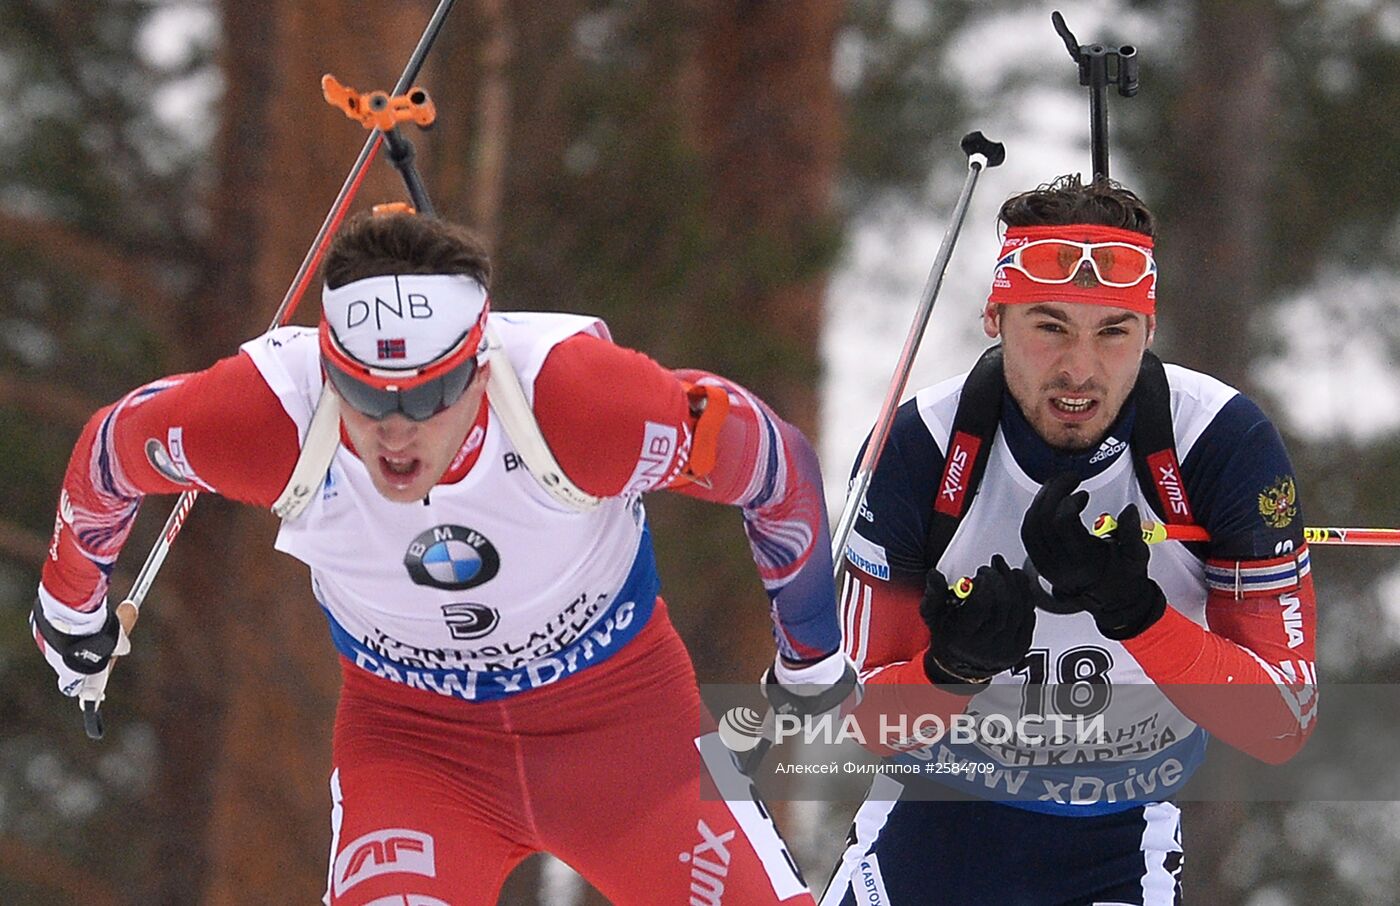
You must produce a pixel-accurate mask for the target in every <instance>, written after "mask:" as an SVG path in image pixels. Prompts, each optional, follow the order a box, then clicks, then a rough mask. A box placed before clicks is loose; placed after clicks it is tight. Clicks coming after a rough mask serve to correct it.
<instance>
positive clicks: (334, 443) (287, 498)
mask: <svg viewBox="0 0 1400 906" xmlns="http://www.w3.org/2000/svg"><path fill="white" fill-rule="evenodd" d="M339 446H340V397H338V396H336V395H335V393H333V392H332V391H331V385H330V382H329V381H326V382H325V383H323V384H322V385H321V398H320V399H318V400H317V401H316V412H315V413H314V414H313V415H312V416H311V424H310V425H308V426H307V428H306V439H305V440H303V441H302V443H301V455H300V456H298V457H297V464H296V467H295V468H294V469H292V477H291V478H290V479H289V480H288V481H287V486H286V487H285V488H283V489H282V494H281V496H279V497H278V498H277V502H276V503H274V504H273V505H272V512H273V513H275V514H276V515H277V516H278V517H279V518H281V519H295V518H297V517H298V516H300V515H301V513H302V510H305V509H306V506H307V504H309V503H310V502H311V498H312V497H313V496H314V495H315V493H316V489H317V488H318V487H320V486H321V481H322V480H323V479H324V478H325V477H326V470H327V469H329V468H330V467H331V460H332V459H334V458H335V451H336V448H337V447H339Z"/></svg>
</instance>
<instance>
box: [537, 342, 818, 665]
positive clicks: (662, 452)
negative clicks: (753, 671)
mask: <svg viewBox="0 0 1400 906" xmlns="http://www.w3.org/2000/svg"><path fill="white" fill-rule="evenodd" d="M534 408H535V416H536V418H537V419H538V420H539V424H540V429H541V430H542V431H543V432H544V435H545V439H546V440H547V441H548V442H549V447H550V449H551V450H552V451H553V453H554V455H555V457H556V458H557V459H558V460H559V465H560V466H562V467H563V469H564V471H565V472H566V473H567V474H568V475H569V477H570V478H571V479H573V481H574V482H575V483H576V484H578V486H579V487H581V488H583V489H584V490H585V491H588V492H589V493H592V494H595V495H598V496H617V495H620V494H633V493H642V492H644V491H650V490H655V489H658V488H668V489H672V490H676V491H679V492H680V493H683V494H686V495H689V496H692V497H697V498H699V499H701V500H708V501H711V502H714V503H725V504H732V505H736V506H738V507H740V508H741V509H742V510H743V516H744V530H745V533H746V534H747V536H748V539H749V548H750V550H751V552H752V553H753V558H754V562H755V564H756V565H757V566H758V572H759V577H760V578H761V579H762V580H763V585H764V589H765V590H766V591H767V593H768V597H769V600H770V603H771V607H770V613H771V616H772V619H773V622H774V637H775V641H776V643H777V646H778V652H779V653H780V654H781V655H782V656H783V657H784V658H786V659H787V660H789V661H792V662H796V663H804V662H809V661H813V660H817V659H820V658H822V657H825V656H827V655H829V654H831V653H832V652H834V651H836V650H837V648H839V647H840V644H841V638H840V628H839V626H838V624H837V620H836V593H835V589H834V588H833V586H832V582H831V550H830V544H829V542H828V540H827V539H828V538H830V532H829V531H828V528H827V524H826V506H825V503H824V500H823V494H822V484H821V470H820V468H819V466H818V464H817V457H816V453H815V452H814V451H813V450H812V448H811V445H810V444H809V443H808V442H807V440H806V438H804V437H803V436H802V433H801V432H800V431H798V430H797V429H796V428H794V427H792V426H791V425H789V424H788V423H786V422H784V421H783V420H782V419H780V418H778V417H777V416H776V415H775V414H774V413H773V412H772V410H770V409H769V408H768V407H767V406H766V405H765V404H764V403H763V402H762V401H761V400H759V399H758V398H757V397H756V396H754V395H753V394H752V393H750V392H749V391H747V390H745V389H744V388H743V387H740V386H739V385H738V384H735V383H734V382H732V381H729V380H726V379H724V378H721V377H718V376H716V375H713V374H708V373H706V372H703V371H680V372H672V371H668V370H667V369H665V368H663V367H661V366H660V365H658V364H657V363H656V362H653V361H652V360H651V359H649V358H647V357H646V356H644V355H642V354H641V353H638V352H634V351H632V350H630V349H624V348H622V347H620V346H616V345H614V344H612V343H610V342H608V341H606V340H602V339H599V338H598V337H595V336H590V335H586V334H581V335H579V336H575V337H571V338H569V339H568V340H565V341H564V342H562V343H560V344H559V345H558V346H556V347H555V348H554V349H553V350H551V351H550V353H549V356H548V357H547V358H546V359H545V361H544V365H543V367H542V368H541V369H540V373H539V376H538V377H537V378H536V380H535V400H534Z"/></svg>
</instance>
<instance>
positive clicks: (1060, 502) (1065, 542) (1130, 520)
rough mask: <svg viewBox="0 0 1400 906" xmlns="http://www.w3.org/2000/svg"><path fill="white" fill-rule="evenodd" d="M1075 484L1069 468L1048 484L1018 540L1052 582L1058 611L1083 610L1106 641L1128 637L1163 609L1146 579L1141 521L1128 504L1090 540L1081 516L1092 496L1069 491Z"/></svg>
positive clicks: (1162, 602) (1161, 598)
mask: <svg viewBox="0 0 1400 906" xmlns="http://www.w3.org/2000/svg"><path fill="white" fill-rule="evenodd" d="M1078 484H1079V480H1078V478H1076V477H1075V476H1074V475H1072V474H1069V473H1065V474H1063V475H1057V476H1056V477H1055V478H1053V479H1051V480H1050V481H1048V482H1046V483H1045V486H1044V487H1042V488H1041V489H1040V492H1039V493H1037V494H1036V495H1035V500H1033V501H1032V502H1031V505H1030V508H1029V509H1027V510H1026V516H1025V519H1024V520H1022V522H1021V541H1022V542H1023V543H1024V544H1025V545H1026V553H1027V554H1029V555H1030V558H1031V562H1032V563H1033V564H1035V568H1036V569H1037V570H1038V571H1039V572H1040V574H1041V575H1042V576H1044V577H1045V578H1046V579H1047V580H1048V581H1049V582H1050V584H1051V586H1052V587H1053V589H1054V596H1055V602H1056V605H1057V606H1055V607H1054V608H1053V609H1054V610H1055V611H1056V612H1057V613H1074V612H1077V611H1087V612H1088V613H1090V614H1093V617H1094V622H1095V623H1096V624H1098V627H1099V632H1100V633H1102V634H1103V636H1104V638H1109V639H1116V640H1119V641H1121V640H1123V639H1130V638H1132V637H1134V636H1136V635H1139V634H1140V633H1142V632H1143V631H1144V630H1145V629H1147V627H1149V626H1151V625H1152V624H1153V623H1155V622H1157V620H1159V619H1160V618H1161V616H1162V614H1163V613H1164V612H1165V611H1166V608H1167V599H1166V596H1165V595H1163V594H1162V589H1161V587H1160V586H1158V585H1157V583H1156V582H1153V581H1152V580H1151V579H1150V578H1148V576H1147V563H1148V559H1149V558H1150V557H1151V553H1150V552H1149V551H1148V548H1147V542H1146V541H1144V540H1143V537H1142V520H1141V518H1140V517H1139V516H1138V509H1137V506H1136V505H1135V504H1131V503H1130V504H1128V505H1127V506H1126V507H1124V508H1123V511H1122V512H1121V513H1119V514H1118V528H1117V530H1115V531H1114V533H1113V534H1112V536H1110V537H1108V538H1099V537H1095V536H1094V535H1093V534H1092V533H1090V531H1089V530H1088V529H1087V528H1085V527H1084V522H1083V520H1082V519H1081V518H1080V513H1082V512H1083V511H1084V507H1085V506H1086V505H1087V504H1088V502H1089V494H1088V492H1087V491H1074V488H1075V486H1076V485H1078ZM1072 491H1074V493H1071V492H1072Z"/></svg>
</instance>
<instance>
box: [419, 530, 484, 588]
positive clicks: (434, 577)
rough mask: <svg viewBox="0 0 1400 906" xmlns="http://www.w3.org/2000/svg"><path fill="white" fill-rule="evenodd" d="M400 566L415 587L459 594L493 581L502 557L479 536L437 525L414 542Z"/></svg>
mask: <svg viewBox="0 0 1400 906" xmlns="http://www.w3.org/2000/svg"><path fill="white" fill-rule="evenodd" d="M403 565H404V566H405V567H406V568H407V569H408V575H409V578H411V579H412V580H413V581H414V583H415V584H417V585H427V586H429V587H431V588H443V589H447V590H449V591H461V590H462V589H464V588H475V587H476V586H478V585H483V584H485V583H486V582H489V581H491V580H492V579H493V578H495V576H496V573H497V572H499V571H500V568H501V557H500V555H499V554H497V553H496V548H495V545H493V544H492V543H491V542H490V541H489V540H488V539H487V538H486V536H485V535H483V534H481V533H480V532H478V531H475V530H473V529H469V528H463V527H462V526H460V525H439V526H435V527H433V528H430V529H428V530H427V531H426V532H423V533H422V534H421V535H419V536H418V537H417V538H414V539H413V543H412V544H410V545H409V546H408V551H407V552H406V553H405V554H404V557H403Z"/></svg>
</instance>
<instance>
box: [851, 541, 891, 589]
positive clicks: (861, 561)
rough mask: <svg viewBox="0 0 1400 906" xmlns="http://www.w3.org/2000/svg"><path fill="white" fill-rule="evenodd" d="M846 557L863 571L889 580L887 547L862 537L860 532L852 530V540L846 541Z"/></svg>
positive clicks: (877, 577)
mask: <svg viewBox="0 0 1400 906" xmlns="http://www.w3.org/2000/svg"><path fill="white" fill-rule="evenodd" d="M846 559H847V560H848V561H850V564H851V565H852V566H854V567H855V568H856V569H858V570H860V571H861V572H864V573H866V574H868V575H871V576H874V577H875V578H876V579H882V580H884V581H886V582H888V581H889V578H890V563H889V560H888V559H887V558H886V557H885V549H884V548H883V547H881V546H880V545H878V544H876V543H874V542H873V541H870V540H868V539H866V538H864V537H862V536H861V534H860V533H859V532H852V533H851V537H850V540H849V541H847V542H846Z"/></svg>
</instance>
